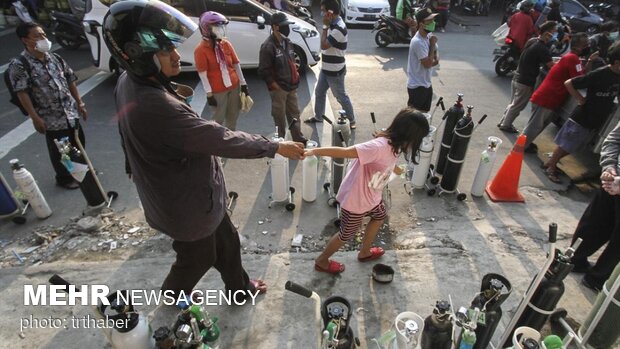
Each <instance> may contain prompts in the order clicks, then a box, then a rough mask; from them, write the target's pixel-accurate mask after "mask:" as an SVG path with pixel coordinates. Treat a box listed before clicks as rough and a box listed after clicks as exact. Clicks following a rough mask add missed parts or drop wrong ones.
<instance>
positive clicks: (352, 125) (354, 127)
mask: <svg viewBox="0 0 620 349" xmlns="http://www.w3.org/2000/svg"><path fill="white" fill-rule="evenodd" d="M349 127H350V128H351V129H352V130H355V129H356V128H357V126H356V125H355V122H352V123H350V124H349Z"/></svg>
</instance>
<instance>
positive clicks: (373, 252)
mask: <svg viewBox="0 0 620 349" xmlns="http://www.w3.org/2000/svg"><path fill="white" fill-rule="evenodd" d="M384 253H385V251H384V250H383V248H381V247H371V248H370V256H367V257H357V260H358V261H360V262H368V261H372V260H375V259H378V258H380V257H381V256H383V254H384Z"/></svg>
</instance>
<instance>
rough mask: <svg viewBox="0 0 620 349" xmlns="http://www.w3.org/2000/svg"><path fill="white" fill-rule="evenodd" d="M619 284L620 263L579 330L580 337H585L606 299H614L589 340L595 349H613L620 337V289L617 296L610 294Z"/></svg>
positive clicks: (616, 293)
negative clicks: (614, 286)
mask: <svg viewBox="0 0 620 349" xmlns="http://www.w3.org/2000/svg"><path fill="white" fill-rule="evenodd" d="M618 282H620V263H618V264H617V265H616V268H615V269H614V271H613V272H612V273H611V276H610V277H609V279H607V281H606V282H605V284H604V285H603V289H602V290H601V292H599V294H598V296H597V297H596V301H595V302H594V306H593V307H592V310H590V313H589V314H588V317H587V318H586V320H585V321H584V322H583V325H581V328H579V335H580V336H582V337H583V336H584V335H585V334H586V332H587V331H588V329H589V328H590V325H591V324H592V320H594V317H595V316H596V315H597V313H598V312H599V311H601V305H602V304H603V301H605V298H606V297H613V298H612V299H611V302H610V303H609V306H608V307H607V309H606V310H605V313H603V315H602V317H601V319H600V321H599V322H598V324H597V325H596V327H595V328H594V331H593V332H592V335H591V336H590V339H588V342H587V343H588V344H589V345H590V346H592V347H594V348H611V347H612V345H613V344H614V343H616V340H617V339H618V336H619V335H620V331H618V323H620V288H618V289H617V290H616V292H615V295H613V296H610V295H609V292H612V286H613V285H614V284H615V283H618Z"/></svg>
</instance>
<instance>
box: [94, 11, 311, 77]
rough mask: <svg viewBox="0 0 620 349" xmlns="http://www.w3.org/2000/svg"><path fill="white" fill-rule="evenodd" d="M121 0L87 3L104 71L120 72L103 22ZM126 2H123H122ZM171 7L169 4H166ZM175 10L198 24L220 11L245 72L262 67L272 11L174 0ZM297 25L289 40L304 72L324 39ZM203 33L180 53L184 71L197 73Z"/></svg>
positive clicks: (296, 20)
mask: <svg viewBox="0 0 620 349" xmlns="http://www.w3.org/2000/svg"><path fill="white" fill-rule="evenodd" d="M116 1H117V0H86V15H85V16H84V20H83V22H82V24H83V25H84V31H85V32H86V37H87V38H88V42H89V44H90V51H91V54H92V56H93V63H94V64H95V66H96V67H97V68H99V69H101V70H105V71H110V72H112V71H115V72H118V65H117V64H116V61H115V60H114V58H112V56H111V55H110V51H109V50H108V47H107V46H106V44H105V42H104V41H103V37H102V27H101V24H102V23H103V18H104V17H105V15H106V13H107V12H108V7H109V6H110V5H111V4H112V3H114V2H116ZM118 1H122V0H118ZM165 2H167V3H169V1H165ZM170 5H172V6H173V7H175V8H176V9H178V10H179V11H181V12H183V13H184V14H186V15H187V16H189V17H190V18H191V19H192V20H193V21H194V22H196V23H198V19H199V17H200V15H201V14H202V13H204V12H205V11H216V12H219V13H221V14H223V15H224V16H226V18H228V20H229V23H228V26H227V30H226V32H227V39H228V40H230V42H231V43H232V45H233V47H234V48H235V51H236V52H237V56H238V57H239V61H240V63H241V67H242V68H256V67H258V57H259V51H260V46H261V44H262V43H263V42H264V41H265V40H266V39H267V37H268V36H269V35H270V33H271V26H270V25H269V23H270V20H271V14H272V13H273V11H272V10H270V9H268V8H266V7H264V6H263V5H261V4H259V3H258V2H256V1H254V0H172V3H170ZM287 16H288V17H289V19H290V20H291V21H293V22H294V23H295V24H293V25H291V34H290V35H289V38H290V39H291V42H292V43H293V45H295V61H296V64H297V67H298V69H299V70H300V71H303V70H304V69H305V68H306V66H308V65H310V66H312V65H315V64H317V63H318V61H319V57H320V56H319V55H320V46H321V43H320V36H319V33H318V31H317V30H316V28H315V27H313V26H312V25H310V24H309V23H307V22H304V21H303V20H301V19H299V18H296V17H293V16H291V15H289V14H287ZM200 40H201V35H200V30H196V32H195V33H194V34H192V36H191V37H189V39H187V40H186V41H185V42H184V43H183V44H182V45H181V46H179V47H178V48H177V49H178V50H179V53H180V55H181V69H182V70H183V71H195V70H196V65H195V64H194V48H195V47H196V45H197V44H198V43H199V42H200Z"/></svg>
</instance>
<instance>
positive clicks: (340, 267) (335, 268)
mask: <svg viewBox="0 0 620 349" xmlns="http://www.w3.org/2000/svg"><path fill="white" fill-rule="evenodd" d="M314 270H316V271H320V272H323V273H328V274H334V275H338V274H340V273H342V272H343V271H344V264H342V263H338V262H336V261H333V260H331V259H330V260H329V266H328V267H327V268H322V267H321V266H320V265H318V264H316V263H314Z"/></svg>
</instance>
